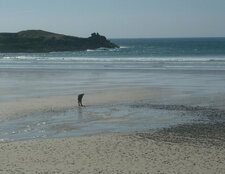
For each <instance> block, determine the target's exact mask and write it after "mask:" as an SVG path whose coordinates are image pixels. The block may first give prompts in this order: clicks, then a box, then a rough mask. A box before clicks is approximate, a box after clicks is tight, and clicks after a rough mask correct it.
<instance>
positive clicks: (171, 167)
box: [0, 132, 225, 174]
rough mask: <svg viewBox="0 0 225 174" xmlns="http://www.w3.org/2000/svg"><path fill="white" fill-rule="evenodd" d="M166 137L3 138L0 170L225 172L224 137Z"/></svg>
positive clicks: (218, 173)
mask: <svg viewBox="0 0 225 174" xmlns="http://www.w3.org/2000/svg"><path fill="white" fill-rule="evenodd" d="M166 136H168V134H167V135H166V134H162V133H157V132H148V133H141V134H136V133H133V134H112V135H102V136H94V137H83V138H67V139H50V140H43V141H22V142H12V143H3V144H0V156H1V158H0V173H2V174H8V173H40V174H44V173H49V174H50V173H84V174H87V173H92V174H95V173H146V174H147V173H166V174H169V173H171V174H175V173H185V174H187V173H190V174H191V173H196V174H197V173H198V174H203V173H204V174H207V173H208V174H213V173H215V174H223V173H224V172H225V166H224V160H225V144H224V140H223V141H221V140H220V143H218V144H210V143H207V142H208V140H209V139H207V138H206V139H205V140H206V141H205V142H204V143H203V142H200V141H198V140H197V139H193V138H192V139H189V140H190V141H188V142H187V141H186V142H185V141H183V140H182V141H179V142H170V141H165V140H162V138H164V139H165V138H166ZM151 137H154V138H151ZM156 137H157V138H156ZM171 137H173V138H172V139H176V135H173V134H170V138H171ZM181 138H182V137H181Z"/></svg>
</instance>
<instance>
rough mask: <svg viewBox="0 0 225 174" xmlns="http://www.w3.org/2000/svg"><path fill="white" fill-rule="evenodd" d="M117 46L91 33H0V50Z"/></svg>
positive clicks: (32, 50) (27, 31) (39, 31)
mask: <svg viewBox="0 0 225 174" xmlns="http://www.w3.org/2000/svg"><path fill="white" fill-rule="evenodd" d="M101 47H104V48H118V46H117V45H116V44H114V43H111V42H110V41H109V40H107V39H106V37H104V36H101V35H99V34H98V33H92V34H91V36H90V37H88V38H80V37H74V36H67V35H62V34H56V33H51V32H47V31H42V30H26V31H21V32H18V33H0V52H3V53H7V52H11V53H13V52H25V53H27V52H28V53H32V52H53V51H54V52H56V51H82V50H87V49H97V48H101Z"/></svg>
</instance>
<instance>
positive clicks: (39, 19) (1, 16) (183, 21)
mask: <svg viewBox="0 0 225 174" xmlns="http://www.w3.org/2000/svg"><path fill="white" fill-rule="evenodd" d="M224 21H225V0H0V32H18V31H21V30H27V29H42V30H47V31H51V32H56V33H62V34H67V35H74V36H80V37H88V36H90V34H91V33H93V32H99V33H100V34H102V35H105V36H106V37H108V38H164V37H225V22H224Z"/></svg>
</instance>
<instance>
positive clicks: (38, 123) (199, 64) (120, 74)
mask: <svg viewBox="0 0 225 174" xmlns="http://www.w3.org/2000/svg"><path fill="white" fill-rule="evenodd" d="M111 41H112V42H113V43H116V44H117V45H119V46H120V48H115V49H107V48H99V49H97V50H86V51H78V52H50V53H0V104H1V103H5V102H11V101H19V100H23V99H27V98H40V97H46V96H56V95H57V96H60V95H62V96H65V95H74V96H76V95H77V94H79V93H85V95H89V94H90V95H91V94H98V93H102V92H105V93H107V92H108V91H110V92H111V93H113V92H116V91H120V90H127V89H133V90H134V89H137V90H141V89H160V90H162V91H163V90H164V91H172V92H173V93H177V95H174V97H173V98H169V99H168V100H166V99H165V100H161V98H160V99H158V100H153V99H152V100H151V98H150V99H149V100H148V99H145V100H142V101H139V100H138V101H132V102H131V101H129V102H121V103H118V102H117V103H111V104H102V105H95V106H89V107H85V108H77V107H75V108H74V109H70V110H68V111H63V113H60V112H59V113H49V112H48V113H44V112H41V113H33V114H30V115H26V116H21V117H16V118H13V119H12V118H10V119H5V120H2V121H1V122H0V139H1V140H2V141H5V140H8V141H11V140H24V139H42V138H58V137H71V136H72V137H73V136H87V135H95V134H100V133H114V132H129V131H146V130H149V129H161V128H165V127H168V126H173V125H177V124H184V123H193V122H196V120H197V121H199V122H210V121H212V119H210V118H209V117H207V118H203V115H204V114H203V113H205V112H206V111H208V112H209V113H211V111H212V110H216V111H217V110H218V113H220V112H221V111H220V109H221V108H223V107H224V104H225V97H224V96H225V38H152V39H147V38H146V39H111ZM178 94H179V95H178ZM106 97H107V96H106ZM121 97H122V96H121ZM199 108H201V109H199ZM218 108H219V109H218ZM210 109H211V110H210ZM200 111H201V112H200ZM202 111H204V112H202ZM91 115H95V119H91ZM106 115H107V117H106ZM220 115H221V114H220ZM222 116H224V115H223V113H222ZM115 118H116V119H117V121H115ZM118 118H119V120H121V121H118ZM110 119H114V121H111V122H110ZM96 120H97V121H96ZM214 121H215V120H214ZM216 121H218V120H216ZM219 121H221V117H220V119H219ZM62 124H63V126H62ZM60 125H61V126H60ZM57 126H58V127H57Z"/></svg>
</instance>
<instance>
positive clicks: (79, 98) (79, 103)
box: [77, 94, 84, 106]
mask: <svg viewBox="0 0 225 174" xmlns="http://www.w3.org/2000/svg"><path fill="white" fill-rule="evenodd" d="M83 96H84V94H79V95H78V97H77V100H78V106H84V105H83V104H82V99H83Z"/></svg>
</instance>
